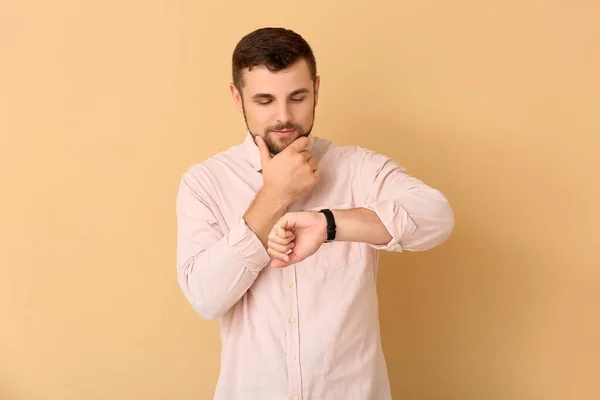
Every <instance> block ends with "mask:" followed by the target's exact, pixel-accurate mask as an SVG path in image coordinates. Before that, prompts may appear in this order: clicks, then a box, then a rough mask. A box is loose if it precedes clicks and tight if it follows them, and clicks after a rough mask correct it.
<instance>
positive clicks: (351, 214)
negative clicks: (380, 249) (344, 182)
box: [332, 208, 392, 245]
mask: <svg viewBox="0 0 600 400" xmlns="http://www.w3.org/2000/svg"><path fill="white" fill-rule="evenodd" d="M332 212H333V216H334V218H335V222H336V226H337V230H336V239H335V240H336V241H341V242H362V243H369V244H373V245H384V244H386V243H388V242H389V241H390V240H392V236H391V235H390V233H389V232H388V230H387V229H386V227H385V226H384V225H383V223H382V222H381V220H380V219H379V217H378V216H377V214H376V213H375V212H373V211H371V210H367V209H366V208H352V209H348V210H332Z"/></svg>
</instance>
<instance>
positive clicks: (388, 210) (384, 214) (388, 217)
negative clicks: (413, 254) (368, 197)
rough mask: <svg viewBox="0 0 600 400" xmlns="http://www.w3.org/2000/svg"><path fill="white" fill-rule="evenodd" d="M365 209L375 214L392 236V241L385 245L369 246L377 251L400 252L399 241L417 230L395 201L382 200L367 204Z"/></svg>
mask: <svg viewBox="0 0 600 400" xmlns="http://www.w3.org/2000/svg"><path fill="white" fill-rule="evenodd" d="M365 208H366V209H368V210H371V211H373V212H375V214H377V216H378V217H379V219H380V220H381V222H382V223H383V225H384V226H385V228H386V229H387V231H388V232H389V234H390V235H391V236H392V240H390V241H389V242H388V243H386V244H381V245H373V244H370V245H369V246H371V247H373V248H375V249H377V250H387V251H402V246H401V245H400V243H401V241H402V240H403V239H404V238H406V237H409V236H410V235H412V234H413V233H414V232H415V231H416V230H417V226H416V225H415V223H414V222H413V220H412V219H410V217H409V215H408V212H406V210H405V209H404V207H402V206H401V205H400V202H399V201H397V200H384V201H380V202H377V203H373V204H369V205H367V206H365Z"/></svg>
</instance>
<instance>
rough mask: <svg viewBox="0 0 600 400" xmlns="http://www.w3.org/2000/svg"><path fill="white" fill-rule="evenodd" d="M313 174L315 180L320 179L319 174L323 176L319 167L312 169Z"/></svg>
mask: <svg viewBox="0 0 600 400" xmlns="http://www.w3.org/2000/svg"><path fill="white" fill-rule="evenodd" d="M313 176H314V177H315V180H316V181H318V180H319V179H321V176H323V172H322V171H321V170H320V169H317V170H315V171H313Z"/></svg>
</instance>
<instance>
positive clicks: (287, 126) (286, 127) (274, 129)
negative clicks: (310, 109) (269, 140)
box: [267, 123, 302, 132]
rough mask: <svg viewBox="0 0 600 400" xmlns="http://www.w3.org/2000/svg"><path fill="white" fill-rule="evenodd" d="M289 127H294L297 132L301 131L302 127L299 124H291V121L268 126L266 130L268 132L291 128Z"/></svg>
mask: <svg viewBox="0 0 600 400" xmlns="http://www.w3.org/2000/svg"><path fill="white" fill-rule="evenodd" d="M291 129H295V130H296V131H298V132H302V128H301V127H300V126H299V125H296V124H292V123H287V124H279V125H273V126H270V127H268V128H267V131H269V132H271V131H287V130H291Z"/></svg>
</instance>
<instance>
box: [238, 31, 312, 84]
mask: <svg viewBox="0 0 600 400" xmlns="http://www.w3.org/2000/svg"><path fill="white" fill-rule="evenodd" d="M301 59H304V60H306V62H307V63H308V67H309V69H310V73H311V75H312V80H313V82H315V81H316V79H317V63H316V61H315V56H314V54H313V52H312V49H311V48H310V45H309V44H308V43H307V42H306V40H304V39H303V38H302V36H300V35H299V34H297V33H296V32H294V31H292V30H290V29H285V28H261V29H257V30H255V31H254V32H251V33H249V34H247V35H246V36H244V37H243V38H242V39H241V40H240V41H239V43H238V44H237V46H236V47H235V49H234V51H233V57H232V60H231V64H232V73H233V84H234V85H235V87H236V88H237V89H238V90H240V91H241V89H242V87H244V75H243V73H244V69H249V70H252V68H253V67H256V66H259V65H263V66H265V67H267V68H268V69H269V70H270V71H273V72H275V71H280V70H282V69H285V68H287V67H289V66H290V65H292V64H294V63H295V62H297V61H299V60H301Z"/></svg>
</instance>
